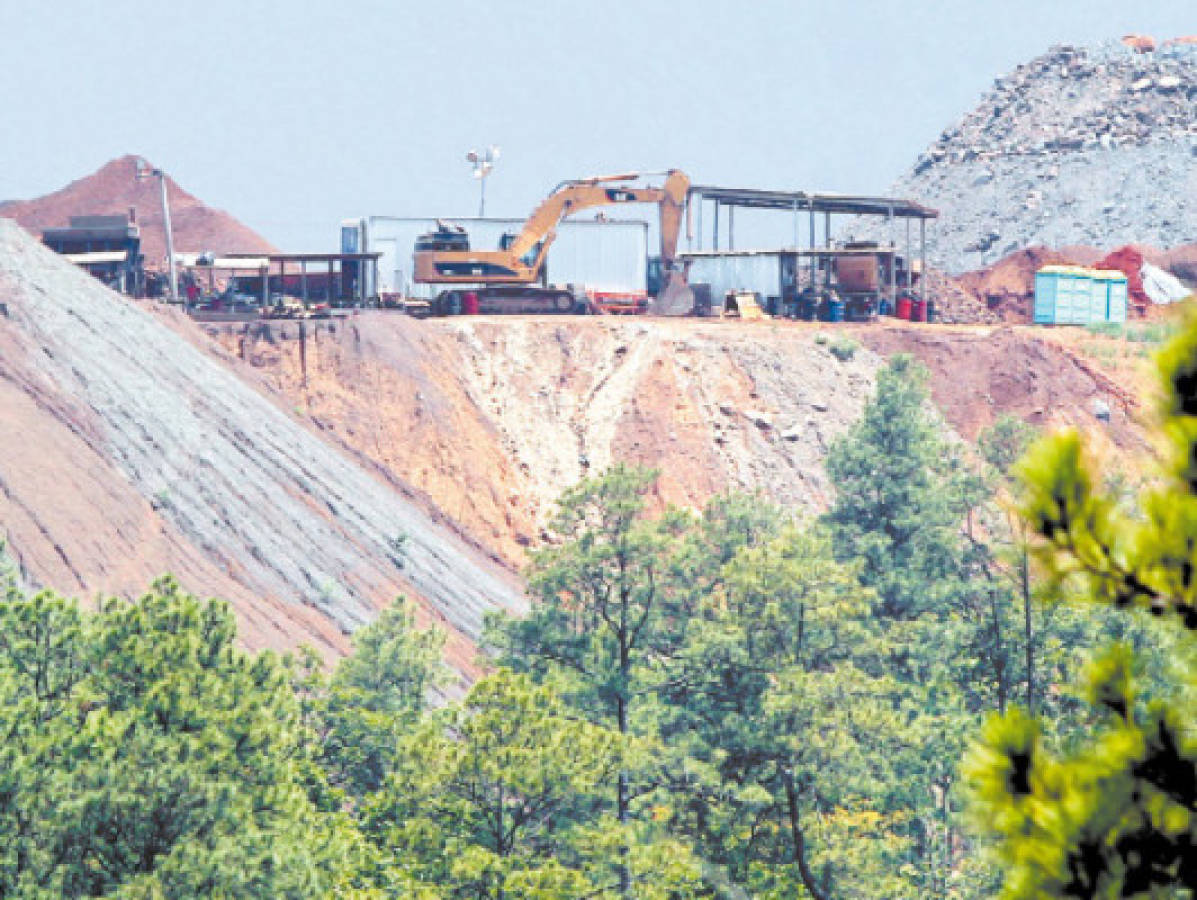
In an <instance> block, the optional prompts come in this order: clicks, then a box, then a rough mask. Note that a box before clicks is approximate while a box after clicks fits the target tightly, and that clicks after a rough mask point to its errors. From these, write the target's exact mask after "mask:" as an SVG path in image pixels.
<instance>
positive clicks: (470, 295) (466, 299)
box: [461, 291, 478, 316]
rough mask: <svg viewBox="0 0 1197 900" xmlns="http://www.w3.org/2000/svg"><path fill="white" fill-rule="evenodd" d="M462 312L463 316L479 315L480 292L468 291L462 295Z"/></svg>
mask: <svg viewBox="0 0 1197 900" xmlns="http://www.w3.org/2000/svg"><path fill="white" fill-rule="evenodd" d="M461 314H462V315H463V316H476V315H478V293H477V292H476V291H466V292H465V293H464V294H462V295H461Z"/></svg>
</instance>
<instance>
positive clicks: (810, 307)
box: [798, 297, 815, 322]
mask: <svg viewBox="0 0 1197 900" xmlns="http://www.w3.org/2000/svg"><path fill="white" fill-rule="evenodd" d="M798 318H800V319H804V320H805V321H807V322H813V321H814V318H815V301H814V300H813V299H812V298H810V297H803V298H802V299H800V300H799V301H798Z"/></svg>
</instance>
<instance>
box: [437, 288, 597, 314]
mask: <svg viewBox="0 0 1197 900" xmlns="http://www.w3.org/2000/svg"><path fill="white" fill-rule="evenodd" d="M591 312H593V309H592V304H591V303H590V301H589V300H587V299H585V298H578V297H575V296H574V295H573V294H571V293H570V292H569V291H565V290H561V289H557V288H542V287H536V286H534V285H514V284H513V285H499V286H491V287H484V288H478V289H477V290H453V291H442V292H441V293H440V294H438V295H437V297H436V299H435V300H434V301H433V302H432V314H433V315H434V316H460V315H483V316H495V315H505V316H512V315H561V316H567V315H586V314H589V313H591Z"/></svg>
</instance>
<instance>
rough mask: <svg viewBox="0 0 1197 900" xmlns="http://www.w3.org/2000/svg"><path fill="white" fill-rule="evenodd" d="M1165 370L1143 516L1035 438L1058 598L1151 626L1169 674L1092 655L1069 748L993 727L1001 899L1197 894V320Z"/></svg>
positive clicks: (1031, 513)
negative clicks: (1075, 741) (1155, 479)
mask: <svg viewBox="0 0 1197 900" xmlns="http://www.w3.org/2000/svg"><path fill="white" fill-rule="evenodd" d="M1160 366H1161V372H1162V376H1163V386H1164V391H1163V396H1164V403H1163V421H1162V430H1163V433H1164V435H1165V436H1166V437H1167V439H1168V443H1169V447H1170V451H1169V455H1168V459H1167V463H1166V467H1165V471H1164V472H1163V473H1162V474H1163V477H1162V483H1161V484H1160V486H1158V487H1155V488H1151V489H1148V490H1145V491H1143V492H1142V493H1141V495H1140V497H1139V502H1138V504H1137V509H1134V510H1130V511H1128V510H1126V509H1125V508H1123V506H1122V505H1121V504H1120V503H1119V502H1118V498H1117V497H1115V496H1112V495H1111V494H1110V493H1108V492H1106V491H1103V490H1102V489H1100V488H1099V487H1098V484H1099V479H1098V478H1096V477H1095V474H1094V472H1095V470H1094V467H1093V465H1092V463H1090V462H1089V461H1088V460H1087V459H1086V457H1085V454H1084V452H1083V446H1082V443H1081V440H1080V437H1079V436H1078V435H1077V434H1076V433H1075V432H1071V433H1063V434H1059V435H1055V436H1053V437H1051V438H1048V439H1046V440H1044V441H1042V442H1041V443H1039V444H1038V445H1037V446H1035V447H1034V448H1033V450H1032V451H1031V453H1030V455H1029V456H1028V458H1027V459H1026V461H1025V462H1024V463H1023V465H1022V467H1021V474H1022V478H1023V481H1024V483H1025V498H1024V502H1023V505H1022V511H1023V515H1024V516H1025V518H1026V521H1027V522H1028V523H1029V525H1030V527H1031V529H1032V530H1033V531H1034V532H1035V533H1036V535H1038V537H1039V545H1038V548H1037V555H1038V559H1039V561H1040V563H1041V564H1042V566H1043V568H1044V570H1045V571H1046V572H1047V574H1048V575H1049V577H1050V586H1051V588H1052V590H1053V593H1054V594H1055V595H1057V596H1059V597H1067V598H1072V599H1076V600H1082V601H1087V602H1089V603H1090V604H1094V605H1095V606H1096V607H1097V608H1099V609H1100V608H1111V607H1112V608H1113V609H1116V610H1119V611H1121V615H1123V616H1135V615H1143V614H1148V615H1150V616H1152V617H1154V618H1155V619H1156V620H1157V623H1158V627H1157V629H1156V645H1157V648H1159V649H1161V650H1165V651H1169V650H1170V651H1171V655H1172V662H1173V669H1172V673H1171V678H1172V680H1171V682H1170V683H1169V684H1166V685H1163V686H1161V685H1159V684H1156V685H1149V684H1148V683H1145V681H1144V677H1143V669H1144V666H1145V663H1146V662H1147V659H1146V655H1145V653H1144V652H1143V649H1142V648H1140V649H1139V650H1138V651H1136V649H1135V648H1133V647H1131V646H1130V645H1128V644H1125V643H1121V644H1115V645H1113V646H1111V647H1109V648H1108V649H1107V650H1105V651H1104V652H1102V653H1101V654H1099V655H1098V656H1097V657H1096V659H1095V660H1094V662H1093V664H1092V665H1091V667H1090V669H1089V671H1088V673H1087V675H1086V677H1085V679H1084V680H1083V684H1082V688H1083V694H1084V696H1085V697H1086V698H1087V699H1088V701H1089V702H1090V703H1091V704H1092V707H1093V709H1094V711H1095V712H1096V713H1097V714H1098V715H1099V716H1100V717H1101V720H1100V722H1099V724H1098V725H1097V726H1096V728H1095V730H1094V731H1093V733H1092V734H1091V735H1090V737H1089V740H1088V741H1087V742H1086V743H1084V744H1083V745H1082V746H1080V747H1077V748H1076V749H1071V750H1066V751H1061V750H1059V749H1054V748H1053V747H1052V746H1051V745H1050V742H1048V741H1047V740H1045V737H1044V733H1043V727H1042V725H1041V723H1040V722H1039V721H1038V720H1036V719H1035V718H1034V717H1032V716H1030V715H1028V714H1027V713H1025V712H1023V711H1021V710H1013V711H1011V712H1009V713H1007V714H1006V715H1005V716H1001V717H995V718H994V719H993V720H992V721H990V722H989V723H988V724H987V725H986V727H985V729H984V731H983V732H982V735H981V741H980V743H979V745H978V746H977V748H976V749H975V750H974V751H973V752H972V753H971V755H970V758H969V774H970V783H971V786H972V790H973V793H974V797H975V803H976V810H977V815H978V818H979V820H980V821H981V822H982V823H983V825H984V827H985V828H986V829H987V830H990V831H992V832H993V833H994V834H995V836H996V837H997V840H998V855H999V858H1000V859H1001V861H1002V862H1003V864H1004V866H1005V868H1006V873H1007V874H1006V882H1005V896H1007V897H1011V898H1046V897H1062V896H1063V897H1079V898H1096V897H1115V896H1119V897H1134V896H1142V897H1148V896H1153V897H1154V896H1159V897H1163V896H1191V895H1192V892H1194V891H1197V734H1195V733H1194V730H1193V723H1194V722H1195V721H1197V653H1195V651H1197V646H1195V645H1197V577H1195V576H1194V573H1195V572H1197V319H1190V321H1189V323H1188V324H1187V326H1186V329H1185V331H1184V332H1183V333H1182V334H1181V335H1180V336H1178V337H1177V338H1176V339H1175V340H1174V341H1173V342H1172V343H1171V344H1170V345H1169V346H1168V347H1167V348H1166V349H1165V350H1164V351H1163V352H1162V353H1161V355H1160ZM1184 891H1187V892H1188V893H1183V892H1184Z"/></svg>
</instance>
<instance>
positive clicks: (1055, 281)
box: [1033, 266, 1126, 325]
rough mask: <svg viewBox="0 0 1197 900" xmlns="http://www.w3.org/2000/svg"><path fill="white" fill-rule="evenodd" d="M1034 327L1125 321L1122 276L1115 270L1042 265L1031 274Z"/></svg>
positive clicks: (1123, 276) (1124, 295)
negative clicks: (1033, 296) (1033, 277)
mask: <svg viewBox="0 0 1197 900" xmlns="http://www.w3.org/2000/svg"><path fill="white" fill-rule="evenodd" d="M1033 321H1034V322H1035V324H1036V325H1088V324H1090V323H1093V322H1125V321H1126V276H1125V275H1124V274H1123V273H1122V272H1118V271H1116V270H1103V269H1086V268H1082V267H1080V266H1044V267H1043V268H1042V269H1040V270H1039V271H1038V272H1036V273H1035V310H1034V316H1033Z"/></svg>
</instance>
